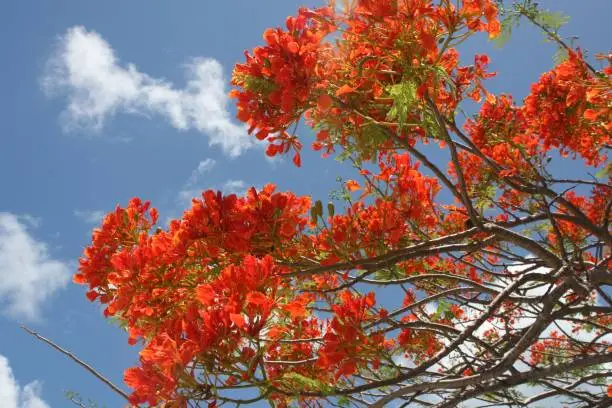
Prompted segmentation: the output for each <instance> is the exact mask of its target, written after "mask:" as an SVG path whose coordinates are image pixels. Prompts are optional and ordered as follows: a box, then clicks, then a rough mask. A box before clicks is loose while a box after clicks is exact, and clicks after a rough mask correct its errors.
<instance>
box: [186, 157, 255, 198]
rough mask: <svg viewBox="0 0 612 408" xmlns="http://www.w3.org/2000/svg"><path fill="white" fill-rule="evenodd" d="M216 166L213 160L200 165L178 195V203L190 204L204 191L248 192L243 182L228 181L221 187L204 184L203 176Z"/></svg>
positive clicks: (204, 161)
mask: <svg viewBox="0 0 612 408" xmlns="http://www.w3.org/2000/svg"><path fill="white" fill-rule="evenodd" d="M215 165H216V161H215V160H214V159H211V158H207V159H205V160H202V161H201V162H200V163H199V164H198V166H197V167H196V168H195V170H194V171H193V172H192V173H191V176H190V177H189V179H188V180H187V182H186V183H185V184H184V185H183V188H181V190H180V191H179V193H178V197H177V201H178V202H179V203H180V204H188V203H190V202H191V199H192V198H194V197H199V196H200V194H202V191H203V190H208V189H212V190H221V191H222V192H223V193H225V194H243V193H244V192H245V191H246V189H247V185H246V183H245V182H244V181H243V180H227V181H225V182H224V183H222V184H220V185H219V184H204V183H203V182H202V178H203V177H202V176H203V175H204V174H206V173H208V172H210V171H211V170H212V169H213V167H214V166H215Z"/></svg>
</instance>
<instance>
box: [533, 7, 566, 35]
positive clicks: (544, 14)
mask: <svg viewBox="0 0 612 408" xmlns="http://www.w3.org/2000/svg"><path fill="white" fill-rule="evenodd" d="M569 19H570V18H569V16H564V15H563V14H562V13H560V12H558V11H548V10H539V11H538V13H537V15H536V21H537V22H538V23H540V24H542V25H543V26H544V27H546V28H548V29H550V30H552V31H554V32H557V31H559V29H560V28H561V27H563V26H564V25H565V24H567V22H568V21H569Z"/></svg>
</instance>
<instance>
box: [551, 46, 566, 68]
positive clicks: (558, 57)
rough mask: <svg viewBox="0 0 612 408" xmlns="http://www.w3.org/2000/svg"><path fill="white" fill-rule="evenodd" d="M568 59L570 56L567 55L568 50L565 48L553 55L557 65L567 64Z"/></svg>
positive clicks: (559, 49)
mask: <svg viewBox="0 0 612 408" xmlns="http://www.w3.org/2000/svg"><path fill="white" fill-rule="evenodd" d="M568 58H569V54H568V53H567V50H566V49H565V48H563V47H559V48H557V51H555V53H554V54H553V61H554V62H555V64H556V65H559V64H561V63H562V62H565V61H566V60H567V59H568Z"/></svg>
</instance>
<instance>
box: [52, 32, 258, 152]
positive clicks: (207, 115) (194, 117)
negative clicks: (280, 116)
mask: <svg viewBox="0 0 612 408" xmlns="http://www.w3.org/2000/svg"><path fill="white" fill-rule="evenodd" d="M185 70H186V77H187V83H186V85H185V86H184V87H183V88H177V87H175V86H174V85H173V84H172V83H170V82H168V81H165V80H164V79H161V78H153V77H151V76H149V75H147V74H146V73H143V72H141V71H139V70H138V68H137V67H136V66H135V65H133V64H129V63H128V64H121V63H120V62H119V60H118V58H117V56H116V55H115V51H114V50H113V48H112V47H111V46H110V44H109V43H108V42H106V40H105V39H104V38H102V36H100V34H98V33H96V32H95V31H88V30H86V29H85V28H84V27H81V26H76V27H72V28H70V29H69V30H68V31H67V32H66V33H65V35H63V36H62V37H60V39H59V41H58V46H57V48H56V49H55V51H54V53H53V55H52V57H51V58H50V60H49V62H48V64H47V68H46V70H45V73H44V75H43V78H42V86H43V90H44V91H45V92H46V93H47V94H48V95H51V96H63V97H65V98H66V99H67V103H68V105H67V107H66V110H65V111H64V113H63V114H62V122H63V125H64V127H65V128H66V129H67V130H73V129H75V128H88V129H92V130H94V131H99V130H100V129H102V127H103V126H104V123H105V121H106V120H107V119H109V118H110V117H112V116H113V115H115V114H117V113H127V114H137V115H145V116H153V115H158V116H160V117H162V118H164V119H165V120H167V121H168V122H169V123H170V125H172V126H173V127H175V128H176V129H179V130H188V129H195V130H197V131H199V132H202V133H204V134H206V135H207V136H208V138H209V141H210V145H218V146H220V147H221V148H222V150H223V151H224V152H225V153H226V154H228V155H230V156H238V155H240V154H241V153H242V152H243V151H244V150H246V149H248V148H249V147H251V146H252V145H253V138H250V137H249V136H248V135H247V132H246V128H245V126H243V125H241V124H236V123H235V122H234V121H233V120H232V119H231V116H230V113H229V111H228V107H227V105H228V102H229V100H228V99H229V98H228V96H227V89H226V86H225V85H226V81H225V79H224V76H223V68H222V66H221V65H220V64H219V62H217V61H216V60H214V59H211V58H195V59H192V60H191V61H190V62H188V63H187V64H185Z"/></svg>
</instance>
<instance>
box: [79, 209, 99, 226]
mask: <svg viewBox="0 0 612 408" xmlns="http://www.w3.org/2000/svg"><path fill="white" fill-rule="evenodd" d="M73 214H74V216H75V217H77V218H79V219H80V220H82V221H84V222H86V223H87V224H99V223H100V222H101V221H102V219H103V218H104V215H106V213H105V212H104V211H99V210H74V212H73Z"/></svg>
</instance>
